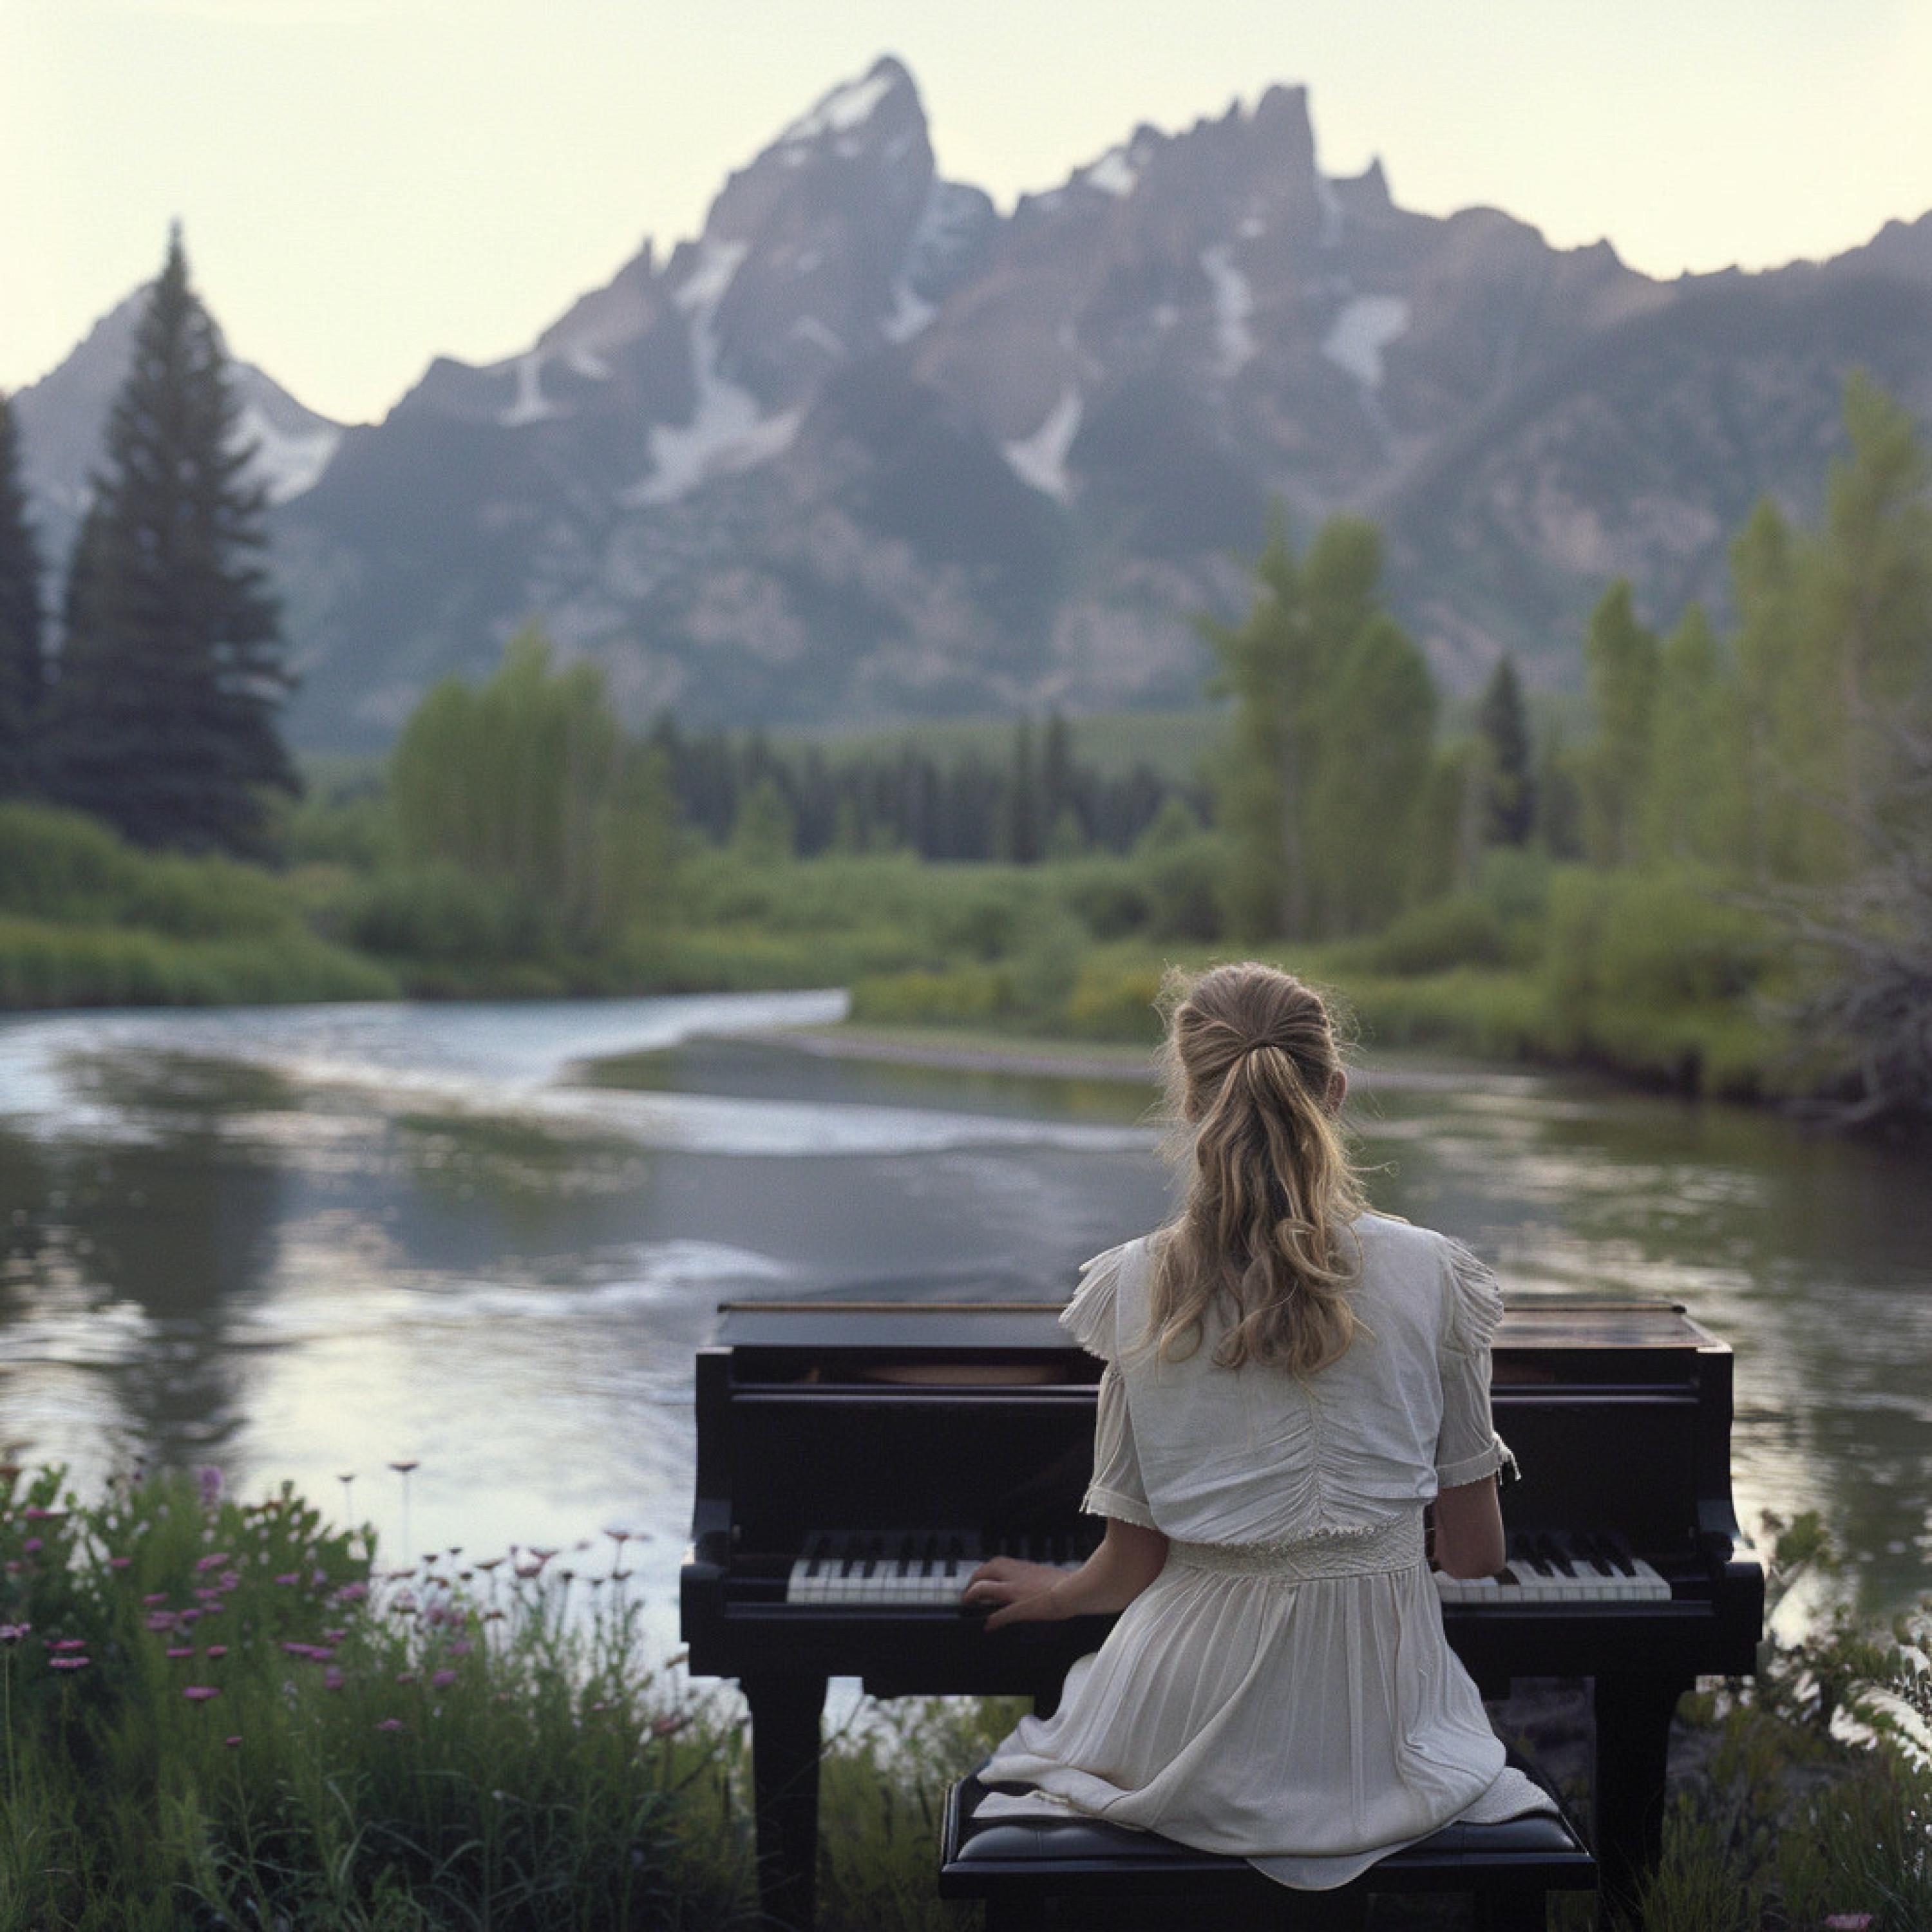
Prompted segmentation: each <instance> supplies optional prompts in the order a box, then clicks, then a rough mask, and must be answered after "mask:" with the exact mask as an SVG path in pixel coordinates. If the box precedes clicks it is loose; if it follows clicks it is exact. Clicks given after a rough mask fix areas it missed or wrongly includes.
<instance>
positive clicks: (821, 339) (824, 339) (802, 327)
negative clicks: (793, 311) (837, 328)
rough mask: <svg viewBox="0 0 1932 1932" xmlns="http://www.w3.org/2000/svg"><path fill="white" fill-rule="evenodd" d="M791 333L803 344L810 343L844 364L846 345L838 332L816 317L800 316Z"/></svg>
mask: <svg viewBox="0 0 1932 1932" xmlns="http://www.w3.org/2000/svg"><path fill="white" fill-rule="evenodd" d="M790 333H791V334H792V335H795V336H796V337H797V338H799V341H801V342H809V343H811V344H812V345H813V346H814V347H816V348H819V349H822V350H824V351H825V353H826V355H828V356H833V357H835V358H836V359H838V361H840V362H843V361H844V359H845V345H844V343H843V342H841V341H840V340H839V338H838V335H837V334H836V332H834V331H833V330H832V329H828V328H827V327H826V326H825V324H824V323H822V322H820V320H819V319H818V318H817V316H815V315H802V316H800V317H799V319H798V320H796V322H795V323H793V324H792V326H791V329H790Z"/></svg>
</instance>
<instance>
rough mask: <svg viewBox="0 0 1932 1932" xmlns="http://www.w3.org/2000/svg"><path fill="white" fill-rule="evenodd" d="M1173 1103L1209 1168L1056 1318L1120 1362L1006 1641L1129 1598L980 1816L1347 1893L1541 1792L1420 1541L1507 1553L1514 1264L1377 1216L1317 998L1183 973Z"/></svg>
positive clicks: (1197, 1159) (1015, 1583)
mask: <svg viewBox="0 0 1932 1932" xmlns="http://www.w3.org/2000/svg"><path fill="white" fill-rule="evenodd" d="M1170 997H1171V998H1172V1001H1173V1004H1172V1019H1171V1021H1170V1023H1169V1031H1168V1040H1167V1047H1166V1055H1167V1060H1168V1067H1169V1090H1170V1097H1171V1099H1172V1100H1173V1102H1174V1103H1175V1111H1176V1113H1177V1115H1178V1118H1179V1120H1180V1121H1181V1125H1182V1130H1183V1132H1184V1136H1185V1147H1186V1150H1187V1154H1188V1156H1189V1157H1190V1161H1191V1172H1190V1176H1189V1182H1188V1188H1187V1199H1186V1203H1185V1205H1184V1207H1183V1208H1182V1210H1181V1214H1179V1216H1178V1217H1177V1219H1176V1220H1175V1221H1174V1222H1172V1223H1171V1224H1170V1225H1169V1226H1166V1227H1165V1228H1163V1229H1160V1231H1159V1232H1157V1233H1155V1234H1154V1235H1151V1236H1148V1237H1146V1238H1143V1239H1142V1240H1140V1241H1130V1242H1129V1243H1127V1245H1126V1246H1124V1247H1119V1248H1115V1249H1112V1250H1109V1252H1108V1253H1106V1254H1103V1255H1101V1256H1097V1258H1096V1259H1094V1260H1093V1261H1091V1262H1089V1263H1088V1265H1087V1267H1086V1269H1085V1274H1084V1278H1083V1280H1082V1283H1081V1285H1080V1286H1079V1289H1078V1290H1077V1291H1076V1293H1075V1295H1074V1297H1073V1300H1072V1301H1071V1302H1070V1304H1068V1306H1067V1308H1066V1310H1065V1311H1064V1313H1062V1315H1061V1324H1062V1325H1063V1326H1064V1328H1066V1329H1067V1331H1068V1332H1069V1333H1070V1334H1072V1335H1073V1337H1074V1338H1075V1339H1076V1340H1077V1341H1078V1342H1079V1343H1080V1345H1081V1346H1082V1348H1084V1349H1087V1350H1088V1351H1089V1352H1091V1353H1093V1354H1094V1355H1098V1356H1099V1357H1100V1358H1101V1359H1102V1360H1103V1361H1105V1362H1106V1365H1107V1366H1106V1370H1105V1371H1104V1373H1103V1375H1102V1377H1101V1381H1100V1403H1099V1415H1098V1420H1097V1428H1096V1437H1095V1443H1094V1481H1093V1484H1092V1487H1091V1488H1090V1489H1089V1490H1088V1493H1087V1498H1086V1502H1085V1508H1087V1510H1088V1511H1089V1512H1090V1513H1091V1514H1097V1515H1100V1516H1103V1517H1105V1518H1106V1523H1107V1527H1106V1536H1105V1538H1104V1540H1103V1542H1102V1543H1101V1545H1100V1548H1099V1549H1098V1550H1097V1551H1096V1552H1095V1553H1094V1556H1091V1558H1090V1559H1088V1562H1086V1563H1085V1565H1083V1566H1082V1568H1080V1569H1079V1571H1076V1572H1074V1573H1073V1574H1067V1573H1065V1572H1063V1571H1059V1570H1056V1569H1054V1568H1050V1567H1049V1566H1046V1565H1035V1564H1028V1563H1022V1562H1014V1561H1012V1560H1010V1559H1004V1558H1001V1559H996V1560H995V1561H994V1562H989V1563H986V1564H983V1565H981V1566H980V1568H979V1569H978V1570H977V1571H975V1572H974V1575H973V1577H972V1579H971V1581H970V1582H969V1583H968V1586H967V1589H966V1592H965V1598H966V1601H967V1602H968V1603H969V1604H975V1605H983V1606H986V1607H989V1609H990V1610H991V1611H992V1614H991V1615H990V1616H989V1618H988V1619H987V1625H988V1628H989V1629H998V1628H1001V1627H1002V1626H1004V1625H1007V1624H1010V1623H1017V1622H1022V1621H1025V1620H1029V1619H1052V1618H1059V1617H1067V1616H1078V1615H1082V1614H1085V1613H1092V1612H1095V1611H1112V1610H1118V1611H1119V1612H1121V1616H1120V1619H1119V1621H1118V1622H1117V1623H1116V1624H1115V1627H1114V1629H1113V1631H1112V1633H1111V1634H1109V1637H1108V1639H1107V1640H1106V1643H1105V1644H1103V1646H1102V1647H1101V1648H1100V1650H1099V1651H1098V1652H1096V1653H1095V1654H1094V1655H1092V1656H1091V1657H1087V1658H1082V1659H1081V1661H1079V1663H1078V1664H1076V1665H1075V1666H1074V1667H1073V1670H1071V1671H1070V1672H1069V1673H1068V1675H1067V1685H1066V1688H1065V1691H1064V1694H1063V1695H1062V1697H1061V1703H1060V1707H1059V1709H1058V1712H1056V1713H1055V1715H1054V1716H1053V1717H1052V1718H1046V1719H1040V1718H1026V1719H1025V1720H1023V1721H1022V1723H1021V1724H1020V1725H1019V1728H1018V1729H1017V1730H1015V1731H1014V1733H1013V1735H1012V1736H1010V1737H1009V1738H1008V1739H1007V1740H1006V1741H1005V1742H1004V1744H1002V1745H1001V1746H1000V1748H999V1749H998V1751H996V1752H995V1754H994V1755H993V1757H992V1761H991V1763H989V1765H988V1766H986V1768H985V1769H983V1771H982V1772H981V1773H980V1777H981V1779H982V1781H983V1782H985V1783H986V1784H995V1785H1002V1786H1006V1787H1010V1788H1011V1789H1010V1790H1007V1791H1006V1792H998V1791H996V1792H995V1793H992V1794H991V1795H989V1796H988V1797H987V1798H986V1799H985V1800H984V1801H983V1802H982V1804H981V1805H980V1812H979V1816H980V1817H982V1818H984V1819H991V1818H996V1817H1023V1816H1028V1815H1035V1816H1037V1815H1054V1814H1059V1815H1064V1814H1065V1812H1066V1811H1068V1810H1072V1811H1077V1812H1079V1813H1082V1814H1086V1815H1088V1816H1091V1817H1099V1818H1104V1819H1106V1820H1108V1821H1109V1823H1114V1824H1119V1825H1126V1826H1134V1827H1136V1828H1138V1829H1142V1830H1145V1831H1151V1832H1160V1833H1161V1834H1162V1835H1164V1836H1166V1837H1167V1838H1173V1839H1175V1840H1177V1841H1179V1842H1180V1843H1183V1844H1187V1845H1192V1846H1196V1847H1198V1848H1199V1849H1202V1850H1204V1851H1213V1852H1229V1853H1232V1854H1235V1855H1244V1856H1246V1857H1247V1858H1250V1859H1252V1860H1253V1862H1254V1863H1255V1864H1256V1865H1257V1866H1258V1867H1259V1868H1260V1869H1261V1870H1263V1871H1265V1873H1268V1876H1271V1877H1272V1878H1275V1879H1279V1880H1280V1881H1281V1882H1283V1884H1286V1885H1295V1886H1299V1887H1302V1888H1307V1889H1311V1890H1321V1889H1325V1888H1329V1887H1331V1886H1334V1885H1345V1884H1346V1883H1347V1882H1349V1880H1350V1879H1353V1878H1355V1876H1357V1875H1358V1873H1361V1871H1362V1870H1364V1868H1365V1867H1367V1866H1368V1865H1370V1864H1373V1863H1374V1861H1376V1859H1377V1858H1381V1857H1382V1856H1384V1855H1386V1854H1387V1853H1388V1852H1391V1851H1394V1850H1395V1849H1397V1848H1398V1847H1400V1846H1403V1845H1406V1844H1409V1843H1413V1842H1415V1841H1416V1840H1417V1839H1418V1838H1426V1837H1427V1836H1428V1835H1430V1833H1432V1832H1435V1831H1437V1830H1439V1829H1441V1827H1442V1826H1445V1825H1446V1824H1448V1823H1451V1821H1452V1820H1459V1819H1460V1820H1472V1821H1478V1822H1490V1821H1493V1820H1499V1819H1502V1818H1507V1817H1514V1816H1516V1815H1517V1814H1520V1813H1522V1812H1525V1811H1538V1810H1545V1809H1548V1808H1550V1801H1549V1800H1548V1799H1547V1798H1546V1797H1545V1796H1544V1794H1543V1793H1541V1791H1539V1790H1538V1789H1537V1787H1535V1785H1534V1784H1532V1783H1531V1782H1530V1781H1529V1779H1527V1778H1525V1777H1524V1776H1523V1775H1522V1774H1521V1773H1520V1772H1517V1771H1516V1770H1514V1769H1511V1768H1510V1767H1508V1766H1505V1763H1504V1761H1503V1748H1502V1745H1501V1744H1500V1743H1499V1742H1498V1741H1497V1739H1496V1736H1495V1734H1494V1733H1493V1731H1492V1730H1490V1725H1489V1722H1488V1721H1487V1718H1486V1717H1485V1715H1484V1711H1483V1706H1482V1702H1481V1698H1480V1697H1479V1696H1478V1694H1477V1691H1476V1687H1475V1684H1474V1683H1473V1682H1472V1681H1471V1679H1470V1678H1469V1674H1468V1673H1467V1672H1466V1671H1465V1670H1463V1667H1462V1666H1461V1664H1460V1663H1459V1662H1458V1661H1457V1659H1456V1658H1455V1656H1454V1654H1453V1653H1452V1652H1451V1651H1450V1649H1449V1648H1448V1644H1447V1643H1446V1642H1445V1639H1444V1637H1443V1634H1442V1611H1441V1609H1440V1607H1439V1603H1438V1600H1437V1598H1436V1589H1435V1586H1434V1585H1433V1583H1431V1581H1430V1574H1429V1566H1428V1562H1427V1558H1426V1556H1425V1554H1424V1547H1423V1523H1422V1512H1423V1506H1424V1505H1425V1504H1426V1503H1428V1502H1432V1501H1433V1502H1434V1504H1435V1506H1436V1560H1437V1562H1439V1564H1440V1565H1441V1566H1442V1568H1444V1569H1445V1570H1446V1571H1448V1573H1449V1574H1451V1576H1455V1577H1476V1576H1485V1575H1489V1574H1493V1572H1494V1571H1496V1570H1498V1569H1499V1568H1502V1562H1503V1553H1504V1550H1503V1531H1502V1516H1501V1514H1500V1512H1499V1509H1498V1507H1497V1502H1496V1476H1497V1472H1498V1471H1499V1469H1501V1468H1502V1466H1503V1465H1504V1464H1505V1463H1506V1462H1507V1461H1508V1459H1509V1451H1508V1449H1507V1448H1505V1447H1504V1445H1503V1444H1502V1442H1500V1441H1499V1439H1498V1438H1497V1436H1496V1433H1495V1432H1494V1430H1493V1428H1492V1427H1491V1425H1490V1337H1491V1335H1492V1334H1493V1332H1494V1331H1495V1328H1496V1322H1497V1321H1498V1319H1499V1317H1500V1316H1501V1315H1502V1292H1501V1291H1500V1290H1499V1288H1498V1287H1497V1286H1496V1279H1495V1277H1493V1275H1491V1274H1490V1273H1489V1271H1487V1269H1485V1268H1484V1267H1483V1266H1482V1265H1481V1263H1480V1262H1478V1261H1476V1259H1475V1257H1474V1256H1472V1255H1470V1254H1469V1253H1468V1251H1467V1250H1465V1249H1463V1248H1461V1247H1458V1246H1457V1245H1456V1244H1454V1243H1453V1242H1451V1241H1448V1240H1446V1239H1445V1238H1444V1237H1442V1235H1435V1234H1431V1233H1430V1232H1427V1231H1426V1230H1424V1229H1420V1228H1412V1227H1410V1226H1409V1225H1408V1224H1407V1223H1404V1222H1400V1221H1396V1220H1390V1219H1388V1218H1387V1217H1384V1216H1381V1215H1378V1214H1371V1213H1370V1212H1369V1211H1367V1208H1366V1206H1365V1204H1364V1200H1363V1197H1362V1193H1361V1186H1360V1184H1359V1182H1358V1180H1357V1178H1356V1176H1355V1173H1354V1172H1353V1170H1352V1168H1351V1166H1350V1164H1349V1159H1348V1156H1347V1154H1346V1151H1345V1149H1344V1148H1343V1143H1342V1140H1341V1138H1340V1134H1339V1133H1338V1131H1337V1126H1336V1115H1337V1113H1338V1112H1339V1111H1340V1107H1341V1105H1342V1100H1343V1095H1344V1094H1345V1093H1346V1091H1347V1085H1348V1082H1347V1077H1346V1074H1345V1073H1344V1072H1343V1068H1342V1065H1341V1062H1340V1058H1339V1057H1338V1055H1337V1051H1336V1046H1335V1038H1334V1029H1333V1028H1332V1026H1331V1023H1330V1021H1329V1017H1328V1013H1327V1012H1326V1011H1325V1009H1324V1007H1323V1006H1322V1001H1321V1000H1320V998H1319V997H1318V996H1317V995H1316V994H1315V993H1314V992H1312V991H1310V989H1309V988H1307V986H1304V985H1303V984H1302V983H1301V982H1300V981H1299V980H1295V979H1293V978H1292V977H1289V975H1287V974H1283V973H1280V972H1277V971H1274V969H1273V968H1270V967H1266V966H1259V965H1252V964H1251V965H1239V966H1220V967H1217V968H1214V970H1213V971H1211V972H1209V973H1208V974H1205V975H1204V976H1203V977H1201V978H1200V979H1199V980H1194V981H1193V982H1191V983H1190V982H1188V981H1186V980H1176V981H1175V982H1174V983H1172V986H1171V989H1170Z"/></svg>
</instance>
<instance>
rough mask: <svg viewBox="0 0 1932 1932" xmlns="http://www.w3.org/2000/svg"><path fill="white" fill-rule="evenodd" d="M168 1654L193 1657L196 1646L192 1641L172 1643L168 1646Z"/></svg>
mask: <svg viewBox="0 0 1932 1932" xmlns="http://www.w3.org/2000/svg"><path fill="white" fill-rule="evenodd" d="M167 1655H169V1657H192V1656H193V1655H194V1646H193V1644H191V1643H171V1644H169V1646H168V1649H167Z"/></svg>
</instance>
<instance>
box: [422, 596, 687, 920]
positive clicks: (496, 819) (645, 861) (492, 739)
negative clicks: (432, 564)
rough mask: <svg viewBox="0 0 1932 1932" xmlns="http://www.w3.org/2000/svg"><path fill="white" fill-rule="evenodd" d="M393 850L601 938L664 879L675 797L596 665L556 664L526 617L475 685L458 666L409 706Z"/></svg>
mask: <svg viewBox="0 0 1932 1932" xmlns="http://www.w3.org/2000/svg"><path fill="white" fill-rule="evenodd" d="M389 798H390V805H391V810H392V812H393V814H394V817H395V825H396V829H397V832H398V837H399V840H400V843H401V848H402V850H403V852H404V855H405V856H406V857H407V858H408V859H411V860H413V861H415V862H417V863H419V864H420V865H444V866H449V867H454V868H457V869H458V870H460V871H462V872H463V873H464V874H466V875H467V876H468V877H469V879H470V880H472V881H473V882H475V883H476V884H477V885H478V886H481V887H482V888H484V889H485V890H487V891H490V892H507V893H508V894H510V895H512V896H514V898H515V899H517V901H519V902H520V906H521V907H522V908H523V910H522V912H521V913H520V919H521V920H522V921H523V926H520V927H519V930H523V929H525V928H539V927H542V928H547V929H550V930H553V931H554V932H556V935H557V936H558V940H559V943H560V944H562V945H563V946H565V947H569V948H571V949H574V950H580V951H584V952H589V953H595V952H598V951H600V950H606V949H608V948H610V947H613V946H614V945H615V944H617V943H618V942H619V941H621V940H622V938H624V936H625V934H626V933H627V932H628V930H629V929H630V928H631V926H632V925H633V924H634V922H637V921H638V920H640V919H644V918H646V916H649V913H651V912H652V910H654V908H655V904H656V902H657V901H658V898H660V896H661V894H662V892H664V889H665V886H666V882H667V881H666V875H667V871H668V870H669V863H670V809H671V808H670V799H669V794H668V791H667V787H666V784H665V780H664V772H663V769H662V766H661V761H660V760H659V759H658V757H657V755H656V754H655V753H654V752H652V751H650V750H649V749H648V748H638V747H634V746H630V745H626V744H625V741H624V739H623V736H622V733H621V732H620V731H619V728H618V726H617V721H616V716H615V715H614V714H613V712H612V711H611V709H610V705H609V703H608V701H607V699H606V697H605V695H604V682H603V677H602V675H601V673H600V672H599V671H598V670H596V669H595V667H593V666H591V665H589V664H575V665H572V666H571V667H568V669H566V670H562V671H559V672H556V673H553V672H552V670H551V669H550V646H549V645H548V643H547V642H545V640H544V638H543V637H542V636H541V634H539V633H538V632H536V631H525V632H524V633H523V634H522V635H521V636H520V637H515V638H513V639H512V640H511V642H510V643H509V644H508V646H507V647H506V648H505V651H504V654H503V662H502V667H501V668H500V669H499V670H498V671H497V673H496V676H494V677H493V678H492V679H490V682H488V683H487V684H486V685H483V686H482V687H481V689H480V690H472V689H471V688H469V686H467V685H464V684H463V683H461V682H459V681H458V680H457V679H453V678H452V679H447V680H446V681H445V682H443V683H442V684H440V685H437V687H436V688H435V689H434V691H431V693H430V694H429V695H428V697H425V699H424V700H423V701H422V704H421V705H420V706H419V707H418V708H417V709H416V712H415V714H414V715H413V716H412V717H411V718H410V721H409V723H408V724H407V726H406V727H404V731H403V735H402V737H401V740H400V741H399V742H398V745H397V746H396V750H395V755H394V757H393V758H392V760H391V763H390V769H389Z"/></svg>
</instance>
